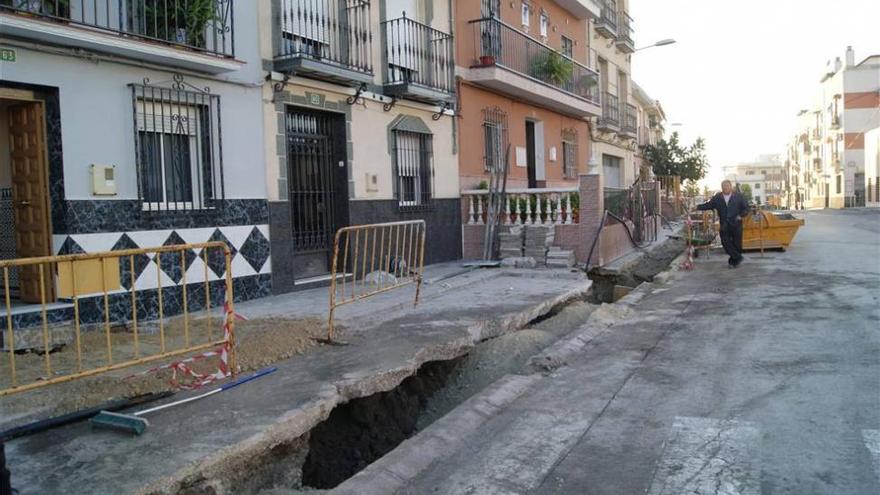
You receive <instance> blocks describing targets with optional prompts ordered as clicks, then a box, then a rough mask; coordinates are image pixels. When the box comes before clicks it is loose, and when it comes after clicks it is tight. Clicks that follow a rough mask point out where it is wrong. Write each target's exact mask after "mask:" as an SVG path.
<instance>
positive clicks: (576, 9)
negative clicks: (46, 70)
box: [556, 0, 602, 19]
mask: <svg viewBox="0 0 880 495" xmlns="http://www.w3.org/2000/svg"><path fill="white" fill-rule="evenodd" d="M600 3H601V0H556V4H557V5H559V6H560V7H562V8H563V9H565V10H567V11H569V12H571V14H572V15H573V16H575V17H577V18H578V19H588V18H590V17H592V18H594V19H598V18H599V16H601V15H602V7H601V6H600Z"/></svg>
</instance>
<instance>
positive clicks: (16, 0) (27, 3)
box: [0, 0, 70, 19]
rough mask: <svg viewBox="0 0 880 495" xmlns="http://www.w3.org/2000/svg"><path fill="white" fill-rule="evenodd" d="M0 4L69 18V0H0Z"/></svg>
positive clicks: (40, 13)
mask: <svg viewBox="0 0 880 495" xmlns="http://www.w3.org/2000/svg"><path fill="white" fill-rule="evenodd" d="M0 5H2V6H8V7H12V8H14V9H17V10H21V11H24V12H27V13H29V14H36V15H48V16H52V17H62V18H65V19H67V18H70V0H57V1H56V0H0Z"/></svg>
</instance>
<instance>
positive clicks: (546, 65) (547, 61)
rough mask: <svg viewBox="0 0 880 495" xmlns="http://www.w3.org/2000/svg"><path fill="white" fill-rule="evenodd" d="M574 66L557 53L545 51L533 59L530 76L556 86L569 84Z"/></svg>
mask: <svg viewBox="0 0 880 495" xmlns="http://www.w3.org/2000/svg"><path fill="white" fill-rule="evenodd" d="M573 73H574V64H573V63H572V62H571V60H568V59H566V58H565V57H563V56H562V55H560V54H559V53H558V52H555V51H552V50H547V51H546V52H544V53H542V54H540V55H538V56H537V57H535V60H534V61H532V64H531V75H532V77H535V78H537V79H540V80H541V81H544V82H548V83H550V84H553V85H556V86H562V85H563V84H566V83H569V82H571V76H572V74H573Z"/></svg>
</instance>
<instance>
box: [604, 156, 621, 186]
mask: <svg viewBox="0 0 880 495" xmlns="http://www.w3.org/2000/svg"><path fill="white" fill-rule="evenodd" d="M602 175H603V176H604V178H605V187H607V188H618V189H619V188H620V157H619V156H612V155H602Z"/></svg>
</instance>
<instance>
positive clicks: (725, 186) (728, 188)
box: [721, 180, 733, 194]
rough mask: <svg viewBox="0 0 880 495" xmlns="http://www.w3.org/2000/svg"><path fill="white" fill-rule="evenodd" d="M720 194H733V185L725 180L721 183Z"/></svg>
mask: <svg viewBox="0 0 880 495" xmlns="http://www.w3.org/2000/svg"><path fill="white" fill-rule="evenodd" d="M721 192H723V193H724V194H730V193H732V192H733V184H732V183H731V182H730V181H729V180H725V181H723V182H722V183H721Z"/></svg>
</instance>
